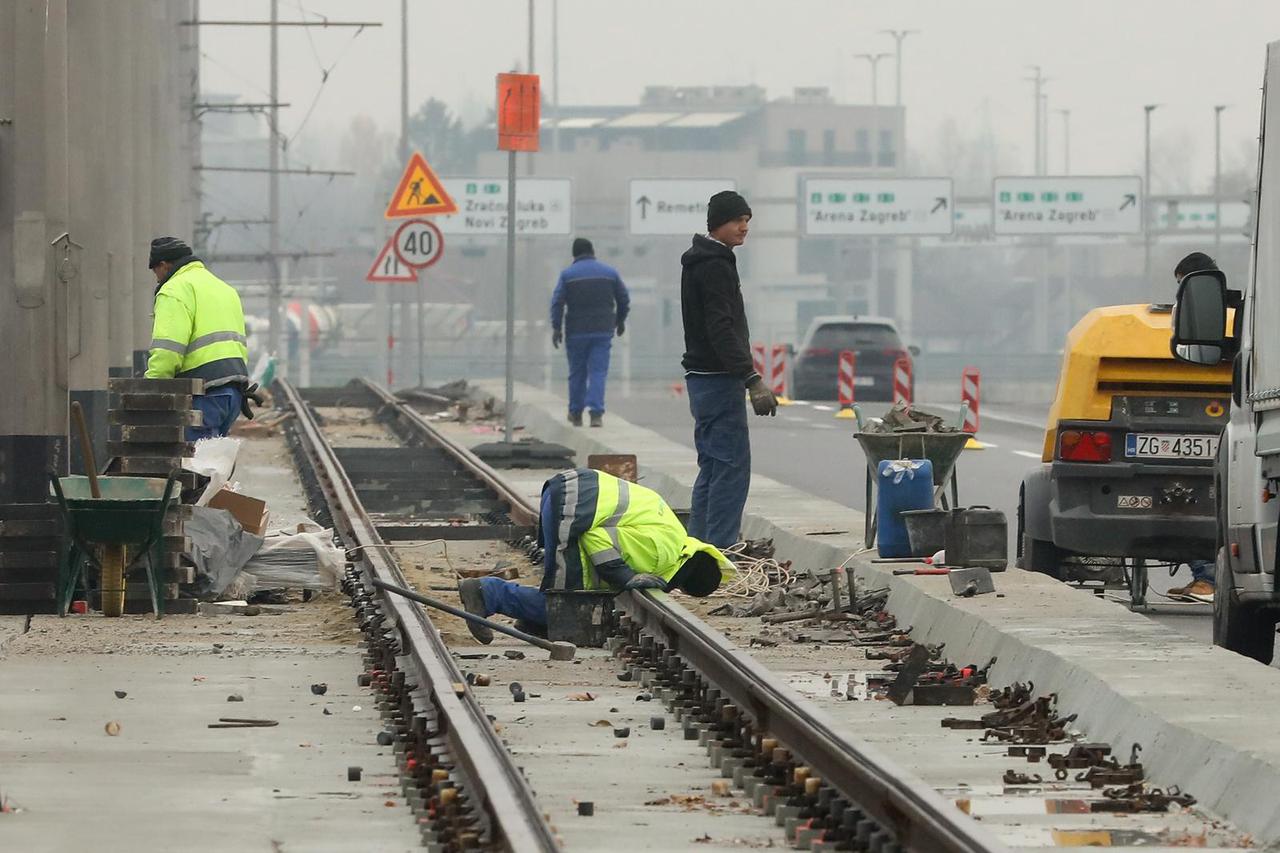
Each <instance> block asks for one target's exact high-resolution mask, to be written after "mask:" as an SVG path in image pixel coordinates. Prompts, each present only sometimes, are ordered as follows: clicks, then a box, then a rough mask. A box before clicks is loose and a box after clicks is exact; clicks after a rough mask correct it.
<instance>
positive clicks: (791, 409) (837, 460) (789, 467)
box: [606, 389, 1212, 643]
mask: <svg viewBox="0 0 1280 853" xmlns="http://www.w3.org/2000/svg"><path fill="white" fill-rule="evenodd" d="M860 408H861V409H862V412H863V416H864V417H877V416H879V415H882V414H883V413H884V412H885V410H886V409H887V408H888V406H887V404H884V403H867V404H862V405H861V406H860ZM918 408H920V409H922V410H924V411H933V412H935V413H937V414H940V415H943V416H946V417H954V415H955V411H954V408H951V407H947V406H937V407H930V406H929V404H927V403H921V404H920V405H919V406H918ZM609 410H610V411H611V412H613V413H615V414H617V415H620V416H621V417H623V418H626V419H627V420H628V421H631V422H632V423H634V424H636V425H638V426H643V427H646V428H648V429H651V430H653V431H655V432H657V433H659V434H661V435H662V436H664V437H666V438H668V439H670V440H672V441H676V442H680V443H682V444H685V445H688V446H689V447H692V446H693V418H692V416H691V415H690V414H689V403H688V400H687V398H685V397H684V396H683V395H682V394H680V395H677V394H676V393H675V392H674V391H672V390H670V389H662V390H656V389H651V390H638V391H637V392H636V393H633V394H632V395H630V396H629V397H628V398H626V399H622V398H621V395H620V394H618V393H616V392H615V393H614V394H613V395H612V398H611V399H610V401H609ZM997 414H999V415H1002V416H1003V417H1000V418H997V417H995V416H994V415H997ZM1045 416H1046V413H1045V412H1043V411H1036V410H1035V409H1034V408H1032V407H1021V408H1020V409H1019V410H1016V411H1008V412H995V411H993V412H989V413H984V415H983V419H982V428H981V431H980V433H979V436H978V437H979V439H980V440H981V442H982V444H984V445H985V449H984V450H966V451H965V452H964V453H963V454H962V455H961V458H960V461H959V463H958V465H957V469H956V477H957V481H958V484H959V489H960V505H961V506H973V505H985V506H989V507H991V508H992V509H998V510H1002V511H1003V512H1004V514H1005V517H1006V518H1007V519H1008V521H1009V554H1010V563H1011V564H1012V555H1013V554H1014V553H1015V551H1014V542H1013V539H1014V536H1015V534H1016V525H1017V513H1018V487H1019V485H1020V484H1021V482H1022V477H1023V476H1024V475H1025V474H1026V473H1027V472H1028V471H1029V470H1031V469H1032V468H1034V467H1035V466H1036V465H1039V464H1040V454H1041V450H1042V443H1043V440H1044V430H1043V426H1040V424H1043V422H1044V419H1045ZM607 417H608V415H606V418H607ZM853 431H854V422H853V421H852V420H842V419H838V418H836V405H835V404H834V403H805V402H797V403H795V404H794V405H791V406H785V407H782V408H779V410H778V414H777V416H776V417H772V418H769V417H763V418H760V417H752V418H751V456H752V470H753V471H755V472H756V473H759V474H762V475H764V476H766V477H770V478H772V479H774V480H778V481H779V482H782V483H786V484H787V485H789V486H792V487H794V488H798V489H802V490H804V491H806V492H809V493H811V494H814V495H817V496H818V497H822V498H826V499H827V500H831V501H835V502H836V503H841V504H844V505H846V506H849V507H853V508H854V509H857V510H860V511H861V510H864V509H865V503H866V498H865V495H866V492H865V489H866V473H867V470H866V463H865V461H864V457H863V455H862V451H861V449H860V448H859V446H858V443H857V441H855V440H854V439H853V437H852V433H853ZM1190 580H1191V578H1190V575H1189V573H1188V570H1187V569H1186V568H1185V567H1182V568H1180V569H1179V571H1178V574H1177V575H1176V576H1175V577H1173V578H1170V577H1169V575H1168V572H1167V570H1164V569H1154V570H1152V575H1151V588H1152V592H1151V593H1149V594H1148V599H1149V601H1150V602H1151V603H1152V604H1153V605H1154V606H1153V607H1152V609H1151V612H1149V613H1148V614H1147V615H1148V616H1150V618H1153V619H1155V620H1156V621H1158V622H1161V623H1162V624H1165V625H1167V626H1168V627H1170V628H1173V629H1175V630H1178V631H1181V632H1182V633H1185V634H1187V635H1189V636H1192V637H1195V638H1197V639H1201V640H1203V641H1204V642H1206V643H1208V642H1211V641H1212V622H1211V612H1210V611H1211V608H1210V607H1209V606H1208V605H1202V604H1182V603H1177V602H1171V601H1168V600H1166V599H1163V598H1162V597H1161V596H1160V595H1159V593H1162V592H1164V591H1165V590H1167V589H1169V588H1170V587H1171V586H1182V585H1184V584H1186V583H1189V582H1190ZM997 585H998V580H997ZM1081 594H1082V595H1085V594H1087V593H1084V592H1082V593H1081ZM1115 595H1116V596H1117V597H1126V594H1125V593H1123V592H1117V593H1115ZM1117 606H1123V605H1121V604H1117Z"/></svg>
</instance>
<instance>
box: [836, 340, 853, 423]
mask: <svg viewBox="0 0 1280 853" xmlns="http://www.w3.org/2000/svg"><path fill="white" fill-rule="evenodd" d="M856 365H857V356H855V355H854V354H853V352H851V351H850V350H847V349H846V350H841V351H840V367H839V370H837V371H836V398H837V399H838V400H839V401H840V408H842V409H847V408H848V407H850V406H852V405H853V403H854V397H853V377H854V373H855V368H856Z"/></svg>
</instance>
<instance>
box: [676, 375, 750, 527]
mask: <svg viewBox="0 0 1280 853" xmlns="http://www.w3.org/2000/svg"><path fill="white" fill-rule="evenodd" d="M685 385H686V386H687V387H688V389H689V411H690V412H691V413H692V414H693V446H694V448H696V449H697V451H698V479H697V480H696V481H695V482H694V484H693V506H692V508H691V512H690V514H689V535H690V536H692V537H693V538H695V539H701V540H702V541H703V542H706V543H708V544H711V545H715V546H716V547H717V548H727V547H729V546H730V545H732V544H734V543H735V542H737V541H738V532H739V530H740V529H741V527H742V509H743V507H745V506H746V505H747V490H748V489H749V488H750V486H751V436H750V433H749V432H748V430H747V399H746V390H745V389H744V388H743V385H742V382H741V381H739V380H738V379H735V378H733V377H732V376H699V375H696V374H690V375H689V376H686V377H685Z"/></svg>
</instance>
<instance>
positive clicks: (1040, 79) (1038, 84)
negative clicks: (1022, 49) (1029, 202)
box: [1024, 65, 1049, 175]
mask: <svg viewBox="0 0 1280 853" xmlns="http://www.w3.org/2000/svg"><path fill="white" fill-rule="evenodd" d="M1027 67H1028V68H1030V69H1031V70H1032V71H1033V72H1035V73H1034V74H1033V76H1031V77H1027V78H1024V79H1026V80H1028V81H1029V82H1031V83H1034V84H1035V104H1036V124H1035V141H1036V147H1035V152H1036V153H1035V173H1036V174H1037V175H1043V174H1044V172H1045V168H1044V161H1043V160H1042V159H1041V156H1040V154H1041V150H1042V146H1041V142H1040V135H1041V133H1042V132H1043V130H1044V126H1043V120H1042V118H1041V114H1042V111H1043V107H1044V101H1043V100H1042V99H1041V94H1042V92H1043V90H1044V84H1045V83H1047V82H1048V81H1049V78H1048V77H1045V76H1044V75H1042V74H1041V73H1040V66H1039V65H1028V66H1027Z"/></svg>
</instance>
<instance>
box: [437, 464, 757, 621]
mask: <svg viewBox="0 0 1280 853" xmlns="http://www.w3.org/2000/svg"><path fill="white" fill-rule="evenodd" d="M538 531H539V535H538V542H539V544H540V545H541V546H542V548H543V550H544V557H543V574H542V584H541V587H540V588H538V589H534V588H533V587H529V586H522V585H520V584H517V583H513V582H511V581H506V580H502V579H501V578H469V579H466V580H462V581H459V583H458V593H459V594H460V596H461V597H462V606H463V607H465V608H466V609H467V611H468V612H469V613H475V614H476V615H478V616H491V615H493V614H495V613H497V614H501V615H503V616H510V617H512V618H514V619H516V620H517V621H516V627H517V628H519V629H520V630H523V631H526V632H528V633H533V634H543V635H545V633H546V626H547V601H546V595H545V592H546V591H547V590H615V591H619V592H621V591H623V590H629V589H660V590H678V591H680V592H683V593H685V594H686V595H692V596H695V597H698V598H705V597H706V596H708V595H711V593H713V592H715V591H716V589H718V588H719V586H720V580H721V578H722V577H723V576H724V573H726V572H732V571H733V566H732V564H731V563H730V562H729V561H728V560H727V559H726V558H725V556H724V555H723V554H722V553H720V551H719V550H717V549H716V548H715V547H714V546H712V545H708V544H706V543H705V542H699V541H698V540H697V539H694V538H693V537H692V536H689V535H688V534H687V533H685V530H684V526H683V525H682V524H681V523H680V520H679V519H678V518H676V515H675V513H674V512H673V511H672V510H671V507H669V506H667V503H666V501H664V500H663V499H662V497H661V496H659V495H658V493H657V492H655V491H653V490H652V489H646V488H645V487H644V486H638V485H636V484H635V483H629V482H627V481H626V480H620V479H618V478H617V477H614V476H611V475H609V474H605V473H603V472H600V471H594V470H592V469H590V468H578V469H575V470H569V471H562V472H560V473H559V474H556V475H555V476H554V477H552V478H551V479H549V480H547V481H546V482H545V483H543V484H542V502H541V509H540V511H539V525H538ZM468 627H469V628H470V629H471V633H472V635H474V636H475V638H476V639H477V640H479V641H480V642H482V643H489V642H492V641H493V632H492V631H491V630H490V629H489V628H486V627H485V626H483V625H478V624H476V623H468Z"/></svg>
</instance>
